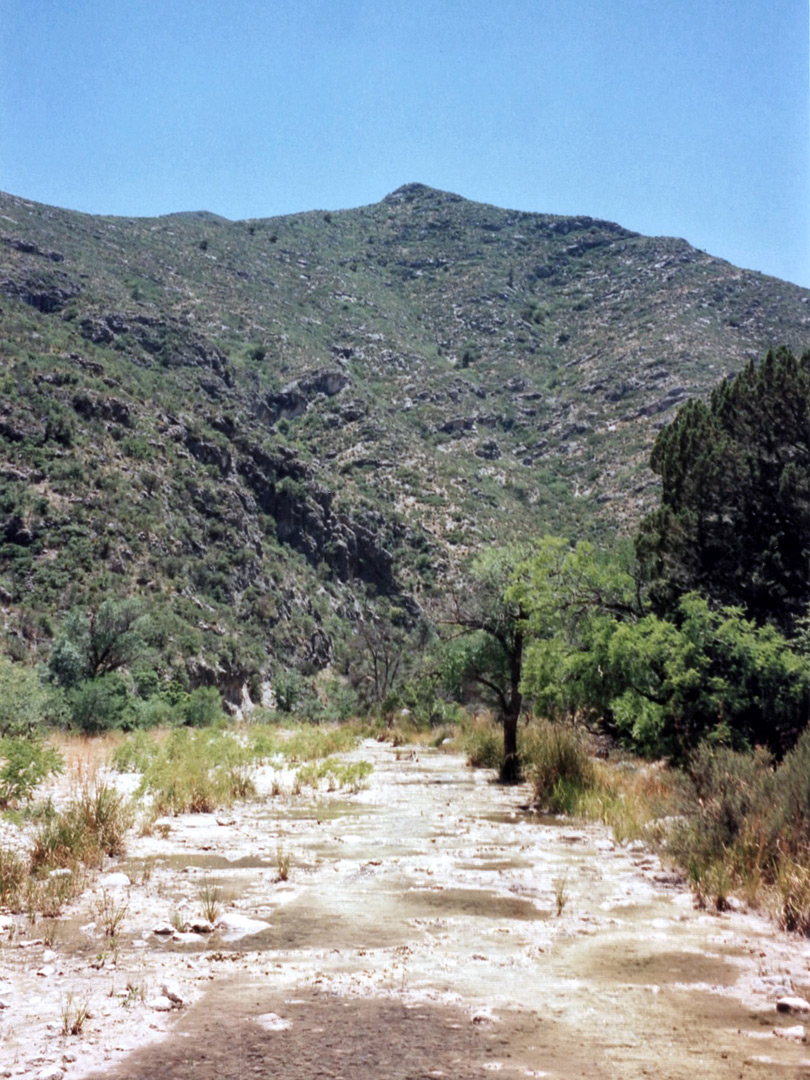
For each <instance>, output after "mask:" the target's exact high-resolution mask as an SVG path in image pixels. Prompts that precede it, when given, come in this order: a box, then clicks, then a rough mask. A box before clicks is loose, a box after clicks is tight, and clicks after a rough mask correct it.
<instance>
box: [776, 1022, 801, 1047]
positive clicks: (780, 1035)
mask: <svg viewBox="0 0 810 1080" xmlns="http://www.w3.org/2000/svg"><path fill="white" fill-rule="evenodd" d="M773 1033H774V1035H775V1036H776V1037H777V1039H787V1040H788V1042H797V1043H805V1042H807V1035H806V1033H805V1030H804V1024H796V1025H795V1027H788V1028H774V1029H773Z"/></svg>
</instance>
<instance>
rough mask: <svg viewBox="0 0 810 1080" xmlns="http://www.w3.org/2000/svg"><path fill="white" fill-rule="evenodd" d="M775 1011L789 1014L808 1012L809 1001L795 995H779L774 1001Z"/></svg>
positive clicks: (809, 1010)
mask: <svg viewBox="0 0 810 1080" xmlns="http://www.w3.org/2000/svg"><path fill="white" fill-rule="evenodd" d="M776 1011H777V1012H780V1013H789V1014H790V1015H796V1014H797V1013H810V1001H805V999H804V998H801V997H798V996H796V995H790V996H788V997H781V998H779V1000H778V1001H777V1003H776Z"/></svg>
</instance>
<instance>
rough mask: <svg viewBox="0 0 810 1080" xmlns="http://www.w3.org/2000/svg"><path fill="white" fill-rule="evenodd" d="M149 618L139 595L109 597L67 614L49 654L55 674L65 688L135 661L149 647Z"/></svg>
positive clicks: (53, 677) (51, 671)
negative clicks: (146, 634) (83, 609)
mask: <svg viewBox="0 0 810 1080" xmlns="http://www.w3.org/2000/svg"><path fill="white" fill-rule="evenodd" d="M146 628H147V618H146V616H145V615H144V613H143V607H142V605H141V603H140V601H139V600H137V599H135V598H129V597H127V598H124V599H121V600H119V599H116V598H114V597H108V598H107V599H106V600H104V601H103V602H102V603H101V604H100V605H99V606H98V608H96V609H93V610H91V611H90V612H84V611H71V612H70V613H69V614H68V615H66V616H65V619H64V621H63V623H62V626H61V628H60V631H59V633H58V635H57V637H56V640H55V641H54V644H53V648H52V650H51V655H50V657H49V658H48V670H49V672H50V675H51V678H52V679H53V681H54V682H56V683H57V684H58V685H60V686H63V687H65V688H71V687H75V686H77V685H78V684H79V683H80V682H81V681H82V680H84V679H96V678H99V677H100V676H102V675H107V674H109V673H110V672H113V671H118V670H119V669H120V668H122V667H126V666H127V665H129V664H131V663H133V662H134V661H135V660H136V659H137V658H138V656H139V655H140V654H141V653H142V652H143V650H144V649H145V645H146V643H145V639H144V633H145V630H146Z"/></svg>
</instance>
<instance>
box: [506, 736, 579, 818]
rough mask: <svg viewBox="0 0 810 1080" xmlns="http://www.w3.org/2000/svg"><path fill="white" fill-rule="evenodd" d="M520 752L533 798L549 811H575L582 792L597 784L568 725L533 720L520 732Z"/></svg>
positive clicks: (576, 811)
mask: <svg viewBox="0 0 810 1080" xmlns="http://www.w3.org/2000/svg"><path fill="white" fill-rule="evenodd" d="M520 755H521V762H522V766H523V772H524V774H525V776H526V777H527V779H528V780H529V782H530V783H531V785H532V788H533V790H534V801H535V802H536V803H537V804H538V805H539V806H542V807H543V809H545V810H547V811H549V812H550V813H553V814H560V813H564V814H573V813H578V812H579V807H580V802H581V800H582V797H583V795H584V794H585V793H586V792H591V791H593V790H594V789H595V788H596V787H597V775H596V771H595V770H594V766H593V762H592V760H591V757H590V754H589V753H588V750H587V747H586V746H585V743H584V740H583V739H582V737H581V736H580V734H579V733H578V732H577V731H576V730H574V729H573V728H571V727H568V726H565V725H562V724H551V723H548V722H546V721H543V722H542V723H538V724H533V725H532V726H531V727H529V728H527V729H526V731H525V733H524V735H523V739H522V741H521V752H520Z"/></svg>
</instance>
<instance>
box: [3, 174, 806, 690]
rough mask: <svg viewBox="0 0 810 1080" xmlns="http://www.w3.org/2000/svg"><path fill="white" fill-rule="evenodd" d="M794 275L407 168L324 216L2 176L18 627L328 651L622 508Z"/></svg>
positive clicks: (197, 657)
mask: <svg viewBox="0 0 810 1080" xmlns="http://www.w3.org/2000/svg"><path fill="white" fill-rule="evenodd" d="M808 305H810V292H808V291H807V290H803V289H800V288H798V287H796V286H793V285H790V284H787V283H785V282H781V281H778V280H776V279H773V278H768V277H765V276H763V275H761V274H758V273H753V272H749V271H745V270H740V269H738V268H736V267H734V266H731V265H729V264H728V263H726V262H723V261H722V260H720V259H716V258H713V257H712V256H710V255H708V254H706V253H705V252H701V251H697V250H695V249H694V248H692V247H690V246H689V244H687V243H686V242H685V241H684V240H677V239H671V238H651V237H645V236H640V235H638V234H636V233H633V232H629V231H628V230H626V229H623V228H621V227H620V226H619V225H615V224H612V223H609V222H604V221H597V220H593V219H591V218H587V217H576V218H573V217H555V216H551V215H544V214H528V213H521V212H518V211H509V210H501V209H498V208H495V207H491V206H484V205H481V204H477V203H472V202H469V201H467V200H465V199H463V198H461V197H459V196H457V195H452V194H448V193H445V192H440V191H435V190H432V189H430V188H427V187H424V186H422V185H419V184H409V185H407V186H405V187H403V188H400V189H399V190H398V191H395V192H394V193H392V194H391V195H389V196H387V197H386V198H385V199H383V200H382V202H380V203H378V204H375V205H373V206H367V207H361V208H359V209H356V210H346V211H341V212H334V213H325V212H318V211H313V212H309V213H302V214H297V215H292V216H287V217H280V218H271V219H262V220H255V221H241V222H231V221H227V220H225V219H223V218H219V217H217V216H215V215H212V214H208V213H183V214H172V215H169V216H166V217H161V218H155V219H133V220H130V219H126V218H110V217H94V216H89V215H85V214H79V213H74V212H70V211H66V210H59V209H54V208H51V207H46V206H41V205H37V204H34V203H30V202H27V201H26V200H24V199H21V198H16V197H13V196H10V195H0V342H1V344H0V362H2V375H1V376H0V377H2V383H3V393H2V398H1V399H0V477H1V478H2V483H1V485H0V499H2V507H0V528H2V539H3V545H2V547H0V603H1V604H2V614H3V621H4V624H5V635H6V637H5V646H4V647H5V649H6V651H10V652H11V653H12V654H14V655H25V654H27V653H30V652H31V650H37V651H40V652H45V651H47V648H48V642H49V640H50V637H51V635H52V633H53V630H54V626H55V625H56V622H57V621H58V617H59V614H60V612H63V611H65V610H67V609H69V608H71V607H74V606H86V605H88V604H92V603H94V602H98V599H99V598H100V597H101V596H102V595H105V594H107V593H108V592H110V591H113V592H115V593H120V594H127V593H137V594H141V595H143V596H144V598H145V599H146V601H147V602H148V604H149V606H150V609H151V610H152V611H153V612H154V613H156V617H157V616H160V618H162V619H163V625H164V626H165V632H164V639H165V640H164V641H163V642H162V647H163V648H165V650H166V651H167V653H173V654H174V658H175V659H174V662H175V663H176V664H177V665H178V666H182V667H183V668H184V670H186V671H187V672H190V673H191V678H192V681H198V682H199V681H202V682H205V681H212V680H216V681H218V682H219V683H220V685H222V686H224V687H226V688H230V689H231V692H232V693H236V692H237V689H238V688H239V687H241V686H242V685H243V683H244V682H245V681H246V680H247V679H248V678H249V677H253V679H254V682H256V680H257V679H259V678H260V677H261V676H262V675H263V674H266V673H267V672H272V671H273V670H274V669H276V668H277V667H279V666H280V665H281V664H284V663H287V662H289V661H291V660H293V659H294V660H295V661H296V662H298V663H300V664H303V665H308V666H310V667H312V668H315V667H317V666H319V665H321V664H323V663H324V662H325V661H326V660H327V659H328V657H329V653H330V648H331V642H332V641H333V640H334V639H335V637H336V635H339V634H340V633H341V627H345V625H346V623H347V621H351V620H352V619H354V618H356V616H357V611H358V604H359V603H360V601H361V600H362V598H363V597H364V596H365V595H366V594H368V593H369V592H370V593H371V594H373V595H385V596H387V597H388V598H389V599H390V601H391V602H392V603H393V604H394V605H395V606H396V607H398V608H400V609H401V610H404V611H406V612H411V613H414V612H415V611H416V610H417V606H418V603H419V597H420V595H421V594H422V593H423V592H424V591H425V590H430V589H431V588H435V587H436V586H437V584H438V583H440V580H441V577H442V575H443V574H444V573H445V572H446V571H447V570H448V568H450V567H451V566H452V565H453V564H454V563H455V562H457V561H458V560H459V559H461V558H463V557H464V556H465V555H466V554H468V553H469V552H470V551H473V550H476V549H477V548H478V547H480V546H481V545H482V544H486V543H490V542H497V541H498V540H502V539H504V538H505V537H510V538H513V537H515V536H521V535H526V534H529V533H532V532H542V531H557V532H564V533H568V534H571V535H575V534H576V535H580V534H584V533H590V534H595V535H599V534H604V533H606V532H609V531H612V530H617V529H618V530H620V531H628V530H630V529H631V528H632V526H633V525H634V523H635V522H636V521H637V520H638V518H639V515H640V514H641V513H642V512H643V511H644V510H645V509H646V508H647V507H648V506H649V505H650V502H651V500H652V498H653V497H654V492H655V484H654V477H653V476H652V474H651V473H650V472H649V470H648V468H647V456H648V453H649V449H650V446H651V442H652V439H653V438H654V435H655V431H656V429H657V427H659V426H660V425H661V424H664V423H666V422H667V421H668V419H669V418H670V417H671V416H672V415H673V410H674V409H675V408H676V406H677V405H678V404H679V403H680V402H682V401H683V400H684V399H685V398H686V397H687V396H689V395H691V394H695V393H697V394H700V393H704V392H705V391H706V390H707V389H708V388H709V387H710V386H712V385H713V384H714V383H716V382H717V381H718V380H719V379H720V378H721V377H722V376H724V375H726V374H728V373H731V372H733V371H736V370H738V369H739V368H740V367H741V366H742V364H744V363H745V362H746V361H747V360H748V359H749V358H751V357H758V356H760V355H761V354H762V352H763V351H764V350H765V349H766V348H767V347H769V346H770V345H777V344H783V343H784V344H788V345H790V346H791V347H793V348H794V349H795V350H796V351H799V352H800V351H802V349H803V348H804V347H806V346H807V345H808V344H810V306H808Z"/></svg>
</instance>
